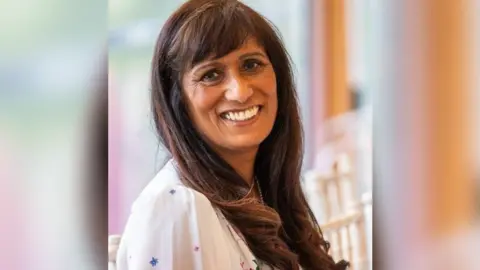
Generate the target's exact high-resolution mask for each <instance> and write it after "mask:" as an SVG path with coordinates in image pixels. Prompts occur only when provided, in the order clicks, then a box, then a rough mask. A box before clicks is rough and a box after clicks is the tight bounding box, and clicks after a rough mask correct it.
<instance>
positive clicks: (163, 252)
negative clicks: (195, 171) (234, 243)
mask: <svg viewBox="0 0 480 270" xmlns="http://www.w3.org/2000/svg"><path fill="white" fill-rule="evenodd" d="M221 231H222V229H221V225H220V222H219V219H218V216H217V215H216V213H215V210H214V209H213V207H212V205H211V204H210V202H209V201H208V199H207V198H206V197H204V196H203V195H202V194H200V193H198V192H196V191H193V190H191V189H189V188H186V187H183V186H177V187H175V188H171V189H166V190H163V191H161V192H160V194H157V195H156V196H151V197H150V198H146V199H143V200H140V201H137V202H136V204H135V206H134V208H133V209H132V213H131V215H130V217H129V219H128V221H127V226H126V228H125V231H124V234H123V236H122V240H121V242H120V246H119V250H118V254H117V270H144V269H145V270H146V269H162V270H197V269H199V270H200V269H205V270H207V269H230V268H231V261H230V258H229V256H230V255H229V252H228V244H227V241H226V239H225V235H224V234H222V233H221Z"/></svg>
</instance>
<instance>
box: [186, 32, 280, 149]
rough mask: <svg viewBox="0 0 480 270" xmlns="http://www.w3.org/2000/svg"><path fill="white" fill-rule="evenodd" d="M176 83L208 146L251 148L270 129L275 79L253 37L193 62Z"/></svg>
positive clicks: (264, 54) (273, 115) (253, 147)
mask: <svg viewBox="0 0 480 270" xmlns="http://www.w3.org/2000/svg"><path fill="white" fill-rule="evenodd" d="M182 83H183V90H184V91H185V94H186V95H185V96H186V97H187V103H188V105H187V106H188V110H189V114H190V117H191V119H192V121H193V122H194V125H195V127H196V129H197V130H198V131H199V132H200V134H202V136H203V137H204V139H205V140H206V141H207V142H208V143H209V144H210V145H211V146H213V147H214V149H217V150H227V151H244V150H252V149H257V148H258V146H259V145H260V143H261V142H262V141H263V140H264V139H265V138H266V137H267V136H268V135H269V134H270V131H271V130H272V127H273V124H274V122H275V118H276V115H277V83H276V78H275V72H274V70H273V67H272V64H271V63H270V60H269V59H268V57H267V54H266V53H265V51H264V49H263V48H262V47H261V46H259V45H258V43H257V42H256V41H255V40H254V39H249V40H247V42H245V44H244V45H243V46H242V47H240V48H239V49H237V50H235V51H233V52H231V53H230V54H228V55H226V56H224V57H222V58H218V59H207V60H205V61H203V62H201V63H198V64H197V65H195V66H194V67H193V68H192V69H191V70H189V71H187V72H186V73H185V75H184V77H183V81H182Z"/></svg>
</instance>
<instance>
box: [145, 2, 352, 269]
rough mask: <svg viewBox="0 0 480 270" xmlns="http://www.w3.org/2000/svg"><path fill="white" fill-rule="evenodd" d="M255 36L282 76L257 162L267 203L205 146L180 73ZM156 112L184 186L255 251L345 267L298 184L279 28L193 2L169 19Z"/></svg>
mask: <svg viewBox="0 0 480 270" xmlns="http://www.w3.org/2000/svg"><path fill="white" fill-rule="evenodd" d="M249 37H253V38H255V40H256V41H257V42H258V43H259V44H260V45H261V46H263V47H264V49H265V51H266V53H267V55H268V57H269V58H270V61H271V63H272V66H273V68H274V71H275V74H276V79H277V87H278V89H277V95H278V108H279V110H278V113H277V117H276V120H275V123H274V127H273V129H272V131H271V133H270V134H269V136H268V137H267V138H266V139H265V141H263V142H262V144H261V145H260V147H259V151H258V154H257V157H256V160H255V167H254V170H255V175H256V177H257V179H258V180H259V183H260V186H261V190H262V193H263V194H262V195H263V197H264V200H265V205H263V204H259V203H258V202H256V201H254V200H253V199H249V198H245V195H246V194H247V192H248V189H249V187H248V184H247V183H246V182H245V181H244V180H243V179H242V177H241V176H240V175H239V174H238V173H237V172H236V171H235V170H234V169H233V168H232V167H231V166H230V165H229V164H228V163H227V162H226V161H225V160H223V159H222V158H221V157H220V156H219V155H218V154H217V153H215V152H214V151H213V150H212V148H211V147H209V145H207V143H206V142H205V141H204V140H202V137H201V136H200V134H199V132H198V131H197V130H196V129H195V127H194V125H193V124H192V121H191V120H190V119H189V116H188V113H187V107H186V104H185V100H184V95H183V92H182V84H181V81H182V76H183V74H184V73H185V71H186V70H187V69H188V68H190V67H192V66H193V65H195V64H196V63H198V62H200V61H202V60H205V59H207V58H210V57H213V58H219V57H222V56H224V55H226V54H228V53H230V52H232V51H233V50H235V49H237V48H239V47H240V46H241V45H242V44H243V43H244V42H245V41H246V39H247V38H249ZM151 83H152V85H151V86H152V89H151V90H152V92H151V101H152V110H153V116H154V121H155V125H156V128H157V132H158V134H159V137H160V140H161V142H162V143H163V145H164V146H165V147H166V149H167V150H168V151H169V152H170V153H171V155H172V156H173V158H174V159H175V161H176V164H177V168H178V170H179V173H180V175H181V177H182V181H183V183H184V184H185V185H187V186H189V187H191V188H193V189H195V190H197V191H199V192H201V193H202V194H204V195H205V196H206V197H207V198H208V199H209V200H210V201H211V203H212V204H213V205H214V206H215V207H217V208H218V209H220V210H221V211H222V213H223V214H224V215H225V217H226V218H227V219H228V221H229V222H230V223H231V224H232V225H233V226H234V227H236V228H237V229H238V230H239V231H240V232H241V233H242V235H243V236H244V237H245V239H246V242H247V245H248V247H249V248H250V249H251V251H252V252H253V254H254V255H255V256H256V257H257V258H258V259H260V260H261V261H263V262H265V263H266V264H268V265H270V266H273V267H276V268H278V269H282V270H283V269H298V265H299V264H300V265H301V266H302V267H303V268H305V269H325V270H327V269H328V270H333V269H346V267H347V265H348V264H347V263H346V262H345V261H342V262H340V263H335V262H334V261H333V259H332V258H331V257H330V256H329V255H328V249H329V243H328V242H326V241H325V240H324V238H323V236H322V233H321V231H320V229H319V227H318V223H317V221H316V220H315V217H314V216H313V214H312V211H311V210H310V208H309V206H308V204H307V202H306V199H305V196H304V194H303V192H302V190H301V187H300V170H301V167H302V156H303V132H302V126H301V121H300V116H299V110H298V104H297V96H296V90H295V86H294V81H293V74H292V68H291V64H290V59H289V56H288V54H287V52H286V50H285V48H284V45H283V44H282V41H281V40H280V38H279V35H278V31H276V29H275V27H274V26H273V25H272V24H271V23H270V22H269V21H268V20H266V19H265V18H264V17H262V16H261V15H260V14H258V13H257V12H255V11H254V10H252V9H251V8H249V7H248V6H246V5H244V4H243V3H241V2H239V1H236V0H191V1H188V2H186V3H185V4H183V5H182V6H181V7H180V8H179V9H178V10H177V11H176V12H175V13H174V14H172V15H171V16H170V18H169V19H168V20H167V22H166V23H165V25H164V26H163V28H162V31H161V33H160V35H159V38H158V40H157V44H156V47H155V53H154V57H153V61H152V81H151Z"/></svg>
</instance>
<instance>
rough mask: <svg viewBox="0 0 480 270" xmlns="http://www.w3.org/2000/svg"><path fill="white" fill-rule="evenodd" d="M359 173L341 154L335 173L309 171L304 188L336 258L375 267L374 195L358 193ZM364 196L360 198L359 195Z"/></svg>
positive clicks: (362, 269) (360, 269) (361, 269)
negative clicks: (371, 246)
mask: <svg viewBox="0 0 480 270" xmlns="http://www.w3.org/2000/svg"><path fill="white" fill-rule="evenodd" d="M355 179H356V178H355V174H354V170H353V169H352V166H351V165H350V163H349V159H348V156H341V157H340V158H339V160H338V162H336V165H335V167H334V168H332V172H331V173H329V174H325V173H324V174H320V173H318V172H316V171H309V172H307V173H306V174H305V181H304V183H303V187H304V191H305V193H306V196H307V198H308V201H309V204H310V207H311V208H312V211H313V212H314V214H315V217H316V218H317V220H318V222H319V223H320V227H321V229H322V231H323V233H324V237H325V239H326V240H327V241H329V242H330V243H331V247H332V249H331V254H332V256H333V258H334V259H335V260H338V259H345V260H347V261H350V263H351V269H354V270H367V269H371V266H370V264H371V259H370V258H371V252H369V251H371V248H369V247H368V243H367V241H366V240H367V236H368V237H370V239H371V233H370V232H371V216H372V210H371V209H372V196H371V193H366V194H363V195H362V196H361V197H360V196H358V195H357V190H356V181H355ZM359 197H360V198H359Z"/></svg>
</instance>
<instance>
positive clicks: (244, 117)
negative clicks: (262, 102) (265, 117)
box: [220, 105, 262, 122]
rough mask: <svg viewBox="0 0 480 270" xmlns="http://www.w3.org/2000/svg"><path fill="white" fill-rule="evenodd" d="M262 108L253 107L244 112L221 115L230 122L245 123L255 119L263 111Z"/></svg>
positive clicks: (230, 112)
mask: <svg viewBox="0 0 480 270" xmlns="http://www.w3.org/2000/svg"><path fill="white" fill-rule="evenodd" d="M261 108H262V107H261V106H259V105H256V106H252V107H250V108H248V109H246V110H243V111H229V112H224V113H222V114H220V117H221V118H223V119H226V120H229V121H234V122H244V121H248V120H250V119H253V118H254V117H255V116H257V115H258V114H259V112H260V110H261Z"/></svg>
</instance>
